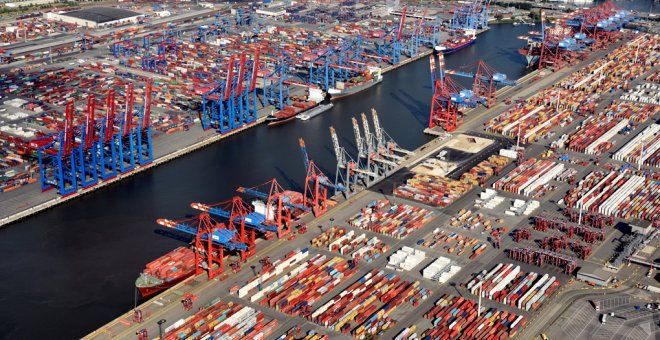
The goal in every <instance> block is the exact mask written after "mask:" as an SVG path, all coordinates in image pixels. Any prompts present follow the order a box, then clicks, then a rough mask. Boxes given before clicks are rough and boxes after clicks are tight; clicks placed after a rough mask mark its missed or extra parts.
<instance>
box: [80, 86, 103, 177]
mask: <svg viewBox="0 0 660 340" xmlns="http://www.w3.org/2000/svg"><path fill="white" fill-rule="evenodd" d="M95 108H96V102H95V98H94V95H93V94H91V95H89V97H87V111H86V112H85V126H84V128H83V131H82V133H83V134H82V138H81V139H82V141H81V145H80V147H79V148H78V150H77V152H76V158H77V159H76V169H77V171H78V173H79V174H78V178H79V180H80V185H81V186H82V187H83V188H88V187H91V186H94V185H96V184H97V183H98V180H99V179H98V176H97V170H98V161H97V155H98V148H99V144H98V138H97V136H96V130H97V124H96V119H95V116H94V114H95Z"/></svg>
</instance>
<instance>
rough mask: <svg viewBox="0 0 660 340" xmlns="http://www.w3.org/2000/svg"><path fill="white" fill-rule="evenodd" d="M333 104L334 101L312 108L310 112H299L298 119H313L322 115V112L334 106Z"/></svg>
mask: <svg viewBox="0 0 660 340" xmlns="http://www.w3.org/2000/svg"><path fill="white" fill-rule="evenodd" d="M332 106H333V104H332V103H330V104H324V105H320V106H317V107H315V108H313V109H310V110H309V111H308V112H303V113H301V114H299V115H298V119H300V120H309V119H312V118H314V117H316V116H318V115H320V114H321V113H323V112H325V111H328V110H330V109H331V108H332Z"/></svg>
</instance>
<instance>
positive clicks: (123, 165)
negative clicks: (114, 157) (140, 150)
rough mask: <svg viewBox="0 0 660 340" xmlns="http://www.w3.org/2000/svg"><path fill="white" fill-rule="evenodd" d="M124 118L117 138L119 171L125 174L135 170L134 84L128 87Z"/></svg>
mask: <svg viewBox="0 0 660 340" xmlns="http://www.w3.org/2000/svg"><path fill="white" fill-rule="evenodd" d="M125 91H126V93H125V99H124V105H125V108H124V116H123V117H122V119H121V122H120V134H119V136H118V138H117V142H118V147H117V152H118V157H119V159H118V162H117V165H118V166H119V171H120V172H121V173H125V172H128V171H131V170H133V169H135V148H134V147H135V139H134V138H135V136H134V134H133V100H134V96H133V83H128V84H127V85H126V90H125Z"/></svg>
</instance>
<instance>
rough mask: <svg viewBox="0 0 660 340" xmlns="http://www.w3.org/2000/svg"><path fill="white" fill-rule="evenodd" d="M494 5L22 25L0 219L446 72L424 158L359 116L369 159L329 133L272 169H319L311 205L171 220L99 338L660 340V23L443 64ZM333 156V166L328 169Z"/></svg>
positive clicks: (561, 23) (0, 132)
mask: <svg viewBox="0 0 660 340" xmlns="http://www.w3.org/2000/svg"><path fill="white" fill-rule="evenodd" d="M494 8H497V13H498V15H499V16H501V13H502V12H501V8H500V7H495V6H494V5H492V4H490V2H489V1H488V0H485V1H484V0H473V1H470V2H465V3H463V2H457V3H455V2H433V1H432V2H424V3H421V2H420V3H417V2H414V3H412V2H411V3H407V4H404V3H403V2H402V3H401V4H399V3H398V2H397V3H396V4H393V3H390V2H387V3H384V2H383V3H380V2H373V1H343V2H337V3H332V2H330V3H324V2H300V3H292V2H286V1H285V2H271V1H264V2H263V3H259V4H257V3H254V4H233V5H232V4H227V3H224V4H212V3H203V4H202V6H192V5H190V4H183V3H178V2H171V3H170V2H166V3H163V4H134V5H132V6H130V7H129V6H115V7H89V6H82V7H77V8H66V9H65V10H64V11H59V12H56V11H52V12H48V13H42V14H40V15H38V16H35V17H24V18H21V19H17V20H16V21H14V20H12V21H7V22H5V23H4V24H2V25H0V32H1V34H0V41H2V42H3V43H5V46H4V47H2V48H3V50H2V52H3V54H2V55H0V68H1V69H2V70H3V72H2V74H1V75H0V101H1V102H2V103H1V104H0V124H1V126H0V147H2V151H1V152H2V155H3V159H2V163H0V166H1V167H2V168H0V172H1V173H2V174H3V177H2V178H1V179H2V183H1V184H0V188H1V189H2V192H1V193H0V197H1V198H2V199H1V200H0V219H1V220H0V223H2V224H3V225H8V224H10V223H12V222H14V221H17V220H19V219H23V218H26V217H27V216H29V215H31V214H37V213H39V211H42V210H44V209H48V208H52V207H55V206H56V205H58V204H60V203H63V202H67V201H71V200H75V199H79V196H81V195H85V194H87V193H90V192H93V191H95V190H109V189H110V188H107V189H103V187H105V186H107V185H109V184H111V183H117V182H119V181H125V180H126V178H127V177H129V176H132V175H134V174H137V173H139V172H140V171H143V170H146V169H151V168H154V167H156V166H158V165H159V164H162V163H164V162H167V161H170V160H173V159H174V158H177V157H179V156H181V155H183V154H185V153H188V152H193V151H194V150H195V149H197V148H200V147H202V146H204V145H208V144H210V143H214V142H216V141H219V140H222V139H225V138H227V137H229V136H233V135H237V134H241V133H244V132H245V131H246V130H248V129H253V128H256V126H257V125H259V124H261V123H267V125H268V127H266V126H261V127H259V128H268V129H276V128H277V126H281V125H283V124H290V123H288V122H290V121H292V120H293V119H295V118H300V119H301V120H308V119H313V118H314V117H316V116H318V115H323V114H324V112H325V111H327V110H329V108H331V107H332V106H333V104H334V105H340V103H341V100H343V98H345V97H347V96H351V95H356V94H358V93H360V92H362V91H366V90H367V89H369V88H372V87H378V86H382V85H379V84H380V83H381V82H387V81H388V74H390V71H392V70H394V69H397V68H400V70H399V71H405V68H406V67H408V66H406V64H408V63H412V62H417V63H420V62H423V63H427V60H428V65H429V70H430V71H429V72H428V77H429V79H430V80H431V85H432V86H431V89H432V92H433V94H432V97H429V98H423V100H424V102H425V103H427V106H425V107H424V110H425V112H428V114H427V123H425V126H427V128H426V129H425V130H424V131H421V130H420V131H417V130H414V131H413V130H412V129H409V130H410V131H407V133H411V134H423V133H425V134H427V135H428V136H429V140H430V141H429V142H428V143H426V144H424V145H421V146H419V147H417V148H415V149H414V150H408V149H406V148H404V147H402V146H401V145H400V144H399V143H397V141H396V140H395V139H394V138H392V135H394V134H393V133H391V131H393V130H395V129H406V128H407V127H405V126H391V125H387V124H383V120H381V116H383V115H384V114H386V113H384V112H383V109H379V110H376V109H373V108H372V109H371V110H370V111H368V112H364V113H363V112H351V113H350V114H352V116H353V118H352V119H351V123H352V124H351V127H352V132H353V133H352V134H353V137H354V138H353V140H350V141H349V140H347V138H345V137H344V135H343V134H342V135H341V137H340V136H339V135H338V131H337V130H336V129H335V127H332V126H330V127H329V129H328V126H323V129H324V130H323V131H319V132H318V134H317V136H319V137H318V138H315V139H310V138H309V137H306V138H305V139H303V138H300V139H298V142H297V144H296V145H295V146H296V147H298V148H299V149H300V156H298V157H296V158H298V159H292V160H283V159H278V160H275V161H273V162H284V161H289V162H292V163H293V162H298V163H299V164H300V167H301V168H303V167H304V170H305V177H304V178H301V179H300V183H301V184H302V185H301V186H300V188H292V187H291V186H290V185H289V184H290V183H291V181H290V179H289V178H279V177H278V178H273V179H272V180H269V181H268V182H265V183H261V184H259V183H232V182H227V183H226V185H227V186H230V187H235V188H236V190H235V193H234V194H233V195H232V196H229V197H216V198H215V201H210V202H203V201H202V202H200V201H196V202H179V201H180V200H179V201H177V202H176V203H177V204H181V205H183V206H185V207H189V213H188V214H186V215H185V216H184V215H180V216H160V218H158V219H157V220H155V221H153V227H154V228H158V229H157V230H156V234H158V235H156V234H154V235H153V237H167V238H171V239H174V240H176V241H178V242H179V243H180V247H178V248H176V249H174V248H173V249H172V251H171V252H169V253H167V254H162V255H163V256H162V257H160V258H155V259H153V261H151V262H145V263H144V266H145V268H144V270H143V271H142V273H136V277H137V279H136V282H135V294H136V300H135V306H134V308H133V309H131V310H128V311H126V312H125V313H124V314H122V315H118V316H117V318H116V319H115V320H107V321H108V323H107V324H104V325H98V326H99V328H98V329H96V330H94V331H91V330H85V331H86V332H88V334H87V335H86V336H85V337H84V338H85V339H110V338H120V339H139V340H148V339H157V338H158V339H218V338H222V339H245V338H255V339H330V338H332V339H334V338H338V339H339V338H342V339H344V338H345V339H350V338H355V339H373V338H378V339H397V340H404V339H463V338H465V339H507V338H517V339H554V338H560V337H570V338H574V339H591V338H599V339H605V338H606V339H655V338H657V337H658V334H660V324H658V322H657V320H658V317H659V316H660V274H657V269H658V267H660V264H659V263H658V261H660V249H659V248H658V247H660V241H659V239H660V238H659V237H657V236H658V230H659V227H660V220H659V219H658V218H657V214H658V213H660V188H658V183H659V182H658V179H660V168H659V165H660V137H658V135H659V132H660V91H658V89H659V87H660V77H659V76H658V75H659V74H660V36H659V35H657V34H653V33H648V32H643V31H640V30H639V27H642V26H646V25H651V26H654V25H657V24H656V23H653V22H649V21H646V20H644V21H640V18H639V16H637V15H636V13H633V12H631V11H627V10H622V9H620V8H617V7H616V6H615V5H613V4H612V3H610V2H607V3H602V4H598V5H594V6H593V7H589V8H571V9H570V10H566V11H563V12H561V13H558V12H557V11H553V10H541V11H539V12H538V19H539V20H540V22H539V25H538V26H537V27H538V28H539V29H540V31H530V32H529V34H528V35H527V36H522V37H519V38H520V40H521V41H522V43H523V44H526V45H525V46H524V47H522V48H520V50H519V51H517V53H519V54H520V60H521V62H522V63H524V61H525V60H526V61H527V66H528V67H529V68H532V69H534V71H533V72H530V73H529V74H528V75H526V76H524V77H522V78H520V79H511V78H510V77H508V76H507V75H506V74H505V73H504V72H503V71H501V70H496V69H494V68H493V67H491V66H489V65H488V64H486V62H485V61H483V60H480V61H478V62H477V63H475V64H472V65H463V66H460V67H454V68H450V67H448V66H447V65H446V62H445V58H446V57H447V56H448V55H451V53H453V52H455V51H457V50H460V49H463V48H468V46H470V45H472V44H479V36H480V34H482V33H483V32H487V31H488V30H489V22H492V21H493V19H492V18H490V19H489V12H491V13H490V15H493V13H495V12H494ZM100 16H103V18H104V19H103V20H102V19H100ZM522 22H524V20H523V21H522ZM640 22H641V24H640ZM651 31H653V30H651ZM459 78H467V79H468V83H469V84H470V85H469V86H464V85H461V84H464V83H465V82H459V81H457V79H459ZM357 96H359V95H356V97H357ZM303 117H304V118H303ZM264 125H265V124H264ZM317 126H318V125H317ZM388 131H389V132H390V133H388ZM328 132H329V138H328V137H326V136H328ZM296 138H297V137H296ZM322 139H323V140H322ZM224 142H229V141H224ZM321 144H322V145H325V146H327V149H328V150H331V152H332V154H333V156H334V158H335V160H336V162H335V165H334V166H335V168H332V169H327V168H325V167H322V166H320V165H319V164H318V163H316V162H315V157H316V156H317V155H315V154H314V153H312V152H309V150H311V148H310V149H308V146H311V145H321ZM174 162H176V161H174ZM225 166H229V167H230V166H233V165H232V164H231V163H230V164H227V165H225ZM260 166H262V165H260ZM263 166H274V167H277V164H263ZM333 171H334V172H333ZM135 180H136V181H139V180H140V176H136V178H135ZM182 180H184V181H185V179H182ZM209 189H210V188H209ZM54 209H57V208H54ZM9 228H11V225H10V226H9ZM137 294H140V295H141V298H140V299H138V298H137Z"/></svg>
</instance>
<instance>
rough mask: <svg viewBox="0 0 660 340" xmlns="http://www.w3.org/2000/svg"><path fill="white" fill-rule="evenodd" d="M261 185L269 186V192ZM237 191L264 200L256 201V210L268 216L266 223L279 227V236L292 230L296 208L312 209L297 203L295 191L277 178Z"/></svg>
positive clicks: (305, 210)
mask: <svg viewBox="0 0 660 340" xmlns="http://www.w3.org/2000/svg"><path fill="white" fill-rule="evenodd" d="M261 187H267V188H268V190H267V192H264V191H262V190H260V188H261ZM237 191H238V192H240V193H245V194H248V195H251V196H254V197H257V198H259V199H261V200H263V202H262V203H263V204H257V202H255V203H254V207H255V211H256V212H257V213H259V214H262V215H264V216H265V217H266V221H265V222H266V223H268V224H271V225H274V226H276V227H277V237H279V238H283V237H285V236H287V235H288V234H289V233H290V232H291V229H292V226H291V220H292V219H293V216H294V212H295V210H296V209H297V210H299V211H303V212H307V211H310V210H311V209H310V208H308V207H306V206H304V205H301V204H298V203H295V202H294V199H295V197H293V196H294V194H295V193H294V192H291V191H288V190H284V188H283V187H282V186H281V185H280V184H279V183H277V180H276V179H272V180H270V181H268V182H266V183H264V184H261V185H258V186H256V187H253V188H245V187H239V188H238V189H237ZM300 200H301V201H302V197H301V198H300Z"/></svg>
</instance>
